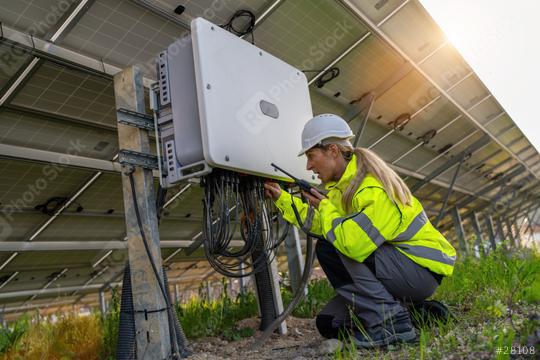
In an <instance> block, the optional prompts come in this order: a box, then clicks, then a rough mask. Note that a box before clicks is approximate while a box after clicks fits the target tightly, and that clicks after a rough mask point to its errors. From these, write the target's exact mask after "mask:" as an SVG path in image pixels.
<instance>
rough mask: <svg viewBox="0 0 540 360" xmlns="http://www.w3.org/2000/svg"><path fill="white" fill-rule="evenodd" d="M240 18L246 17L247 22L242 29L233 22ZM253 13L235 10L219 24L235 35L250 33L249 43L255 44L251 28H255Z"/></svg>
mask: <svg viewBox="0 0 540 360" xmlns="http://www.w3.org/2000/svg"><path fill="white" fill-rule="evenodd" d="M241 18H248V23H247V25H246V26H245V27H244V28H243V29H239V28H237V27H235V25H234V22H235V21H237V20H238V19H241ZM255 19H256V18H255V14H253V12H251V11H249V10H243V9H242V10H238V11H236V12H235V13H234V14H233V15H232V16H231V17H230V18H229V21H227V22H226V23H225V24H223V25H220V26H221V27H222V28H224V29H225V30H227V31H229V32H231V33H233V34H235V35H236V36H244V35H246V34H250V35H251V43H252V44H255V37H254V35H253V30H254V29H255Z"/></svg>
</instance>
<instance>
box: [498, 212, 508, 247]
mask: <svg viewBox="0 0 540 360" xmlns="http://www.w3.org/2000/svg"><path fill="white" fill-rule="evenodd" d="M497 234H498V237H499V242H500V243H501V244H502V246H503V249H504V250H505V251H507V250H508V248H507V246H506V242H505V240H506V239H505V237H506V236H505V234H504V229H503V225H502V221H501V218H500V217H497Z"/></svg>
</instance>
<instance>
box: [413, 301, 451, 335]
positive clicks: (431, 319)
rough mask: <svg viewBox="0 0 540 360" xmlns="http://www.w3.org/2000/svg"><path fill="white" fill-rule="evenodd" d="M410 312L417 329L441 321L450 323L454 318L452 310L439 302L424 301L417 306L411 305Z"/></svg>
mask: <svg viewBox="0 0 540 360" xmlns="http://www.w3.org/2000/svg"><path fill="white" fill-rule="evenodd" d="M409 311H410V313H411V318H412V321H413V325H414V326H415V327H416V328H417V329H419V328H420V327H422V326H424V325H430V324H432V323H436V322H439V321H441V322H448V321H449V320H450V319H452V318H453V317H454V316H453V315H452V313H451V312H450V310H449V309H448V308H447V307H446V306H445V305H444V304H443V303H441V302H440V301H437V300H424V301H421V302H419V303H416V304H411V305H409Z"/></svg>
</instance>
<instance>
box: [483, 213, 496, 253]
mask: <svg viewBox="0 0 540 360" xmlns="http://www.w3.org/2000/svg"><path fill="white" fill-rule="evenodd" d="M484 220H485V222H486V227H487V230H488V236H489V243H490V245H491V250H495V249H496V248H497V243H496V242H495V232H494V231H493V219H492V218H491V215H489V214H486V215H485V219H484Z"/></svg>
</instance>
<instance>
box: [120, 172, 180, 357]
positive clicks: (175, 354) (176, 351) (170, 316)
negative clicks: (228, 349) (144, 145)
mask: <svg viewBox="0 0 540 360" xmlns="http://www.w3.org/2000/svg"><path fill="white" fill-rule="evenodd" d="M129 183H130V185H131V196H132V197H133V205H134V209H135V216H136V218H137V224H138V226H139V232H140V234H141V238H142V241H143V244H144V249H145V251H146V255H147V256H148V260H149V261H150V265H151V266H152V271H153V272H154V276H155V277H156V281H157V283H158V284H159V288H160V290H161V293H162V295H163V299H164V300H165V307H166V308H167V313H168V321H167V323H168V325H169V335H170V337H171V345H172V349H171V351H172V352H173V353H172V354H171V355H172V357H173V358H180V357H181V354H180V351H179V349H178V343H177V342H176V329H175V328H174V324H171V319H174V315H173V314H172V313H171V312H172V311H173V310H172V307H171V304H170V302H169V298H168V296H167V291H166V290H165V287H164V285H163V283H162V281H161V276H160V275H159V272H158V270H157V267H156V264H155V261H154V257H153V256H152V253H151V251H150V247H149V245H148V241H147V240H146V234H145V233H144V230H143V225H142V220H141V214H140V213H139V204H138V203H137V193H136V191H135V180H134V178H133V172H131V173H129Z"/></svg>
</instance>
